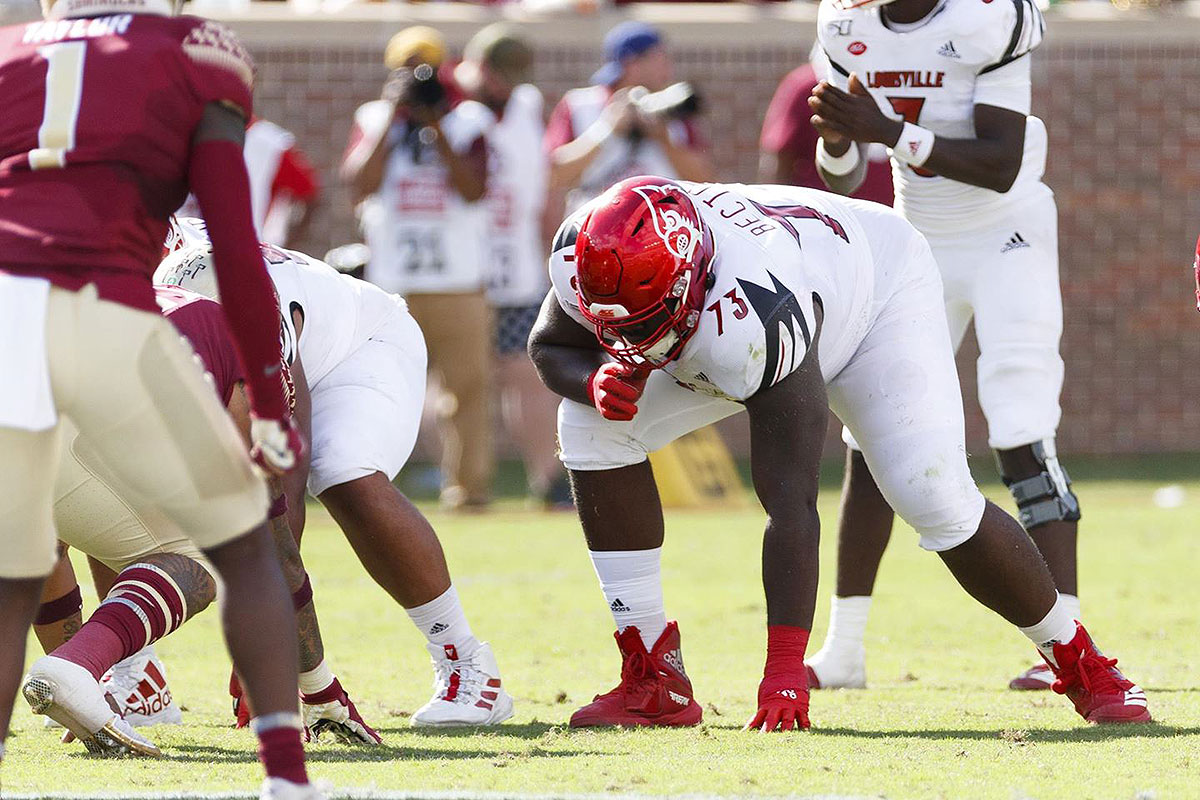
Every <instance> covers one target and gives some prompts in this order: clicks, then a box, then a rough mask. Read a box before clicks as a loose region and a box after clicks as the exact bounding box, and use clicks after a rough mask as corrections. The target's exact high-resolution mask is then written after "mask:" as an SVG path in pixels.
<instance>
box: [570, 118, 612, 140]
mask: <svg viewBox="0 0 1200 800" xmlns="http://www.w3.org/2000/svg"><path fill="white" fill-rule="evenodd" d="M612 132H613V126H612V123H611V122H609V121H608V120H607V119H605V118H604V116H603V115H602V116H601V117H600V118H599V119H597V120H596V121H595V122H593V123H592V124H591V125H589V126H588V127H587V130H585V131H584V132H583V133H581V134H579V136H578V138H576V139H575V141H577V142H586V143H587V144H588V145H589V146H592V145H598V144H603V143H604V140H605V139H607V138H608V137H609V136H611V135H612Z"/></svg>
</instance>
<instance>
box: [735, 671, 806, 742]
mask: <svg viewBox="0 0 1200 800" xmlns="http://www.w3.org/2000/svg"><path fill="white" fill-rule="evenodd" d="M808 727H809V721H808V678H807V677H806V676H805V675H804V674H800V675H787V674H782V675H768V676H767V677H765V678H763V679H762V683H760V684H759V685H758V712H757V713H756V714H755V715H754V718H753V719H751V720H750V721H749V722H747V723H746V727H745V730H748V731H760V732H762V733H770V732H771V731H776V730H780V731H790V730H804V729H806V728H808Z"/></svg>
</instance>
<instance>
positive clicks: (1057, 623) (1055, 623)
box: [1019, 595, 1075, 666]
mask: <svg viewBox="0 0 1200 800" xmlns="http://www.w3.org/2000/svg"><path fill="white" fill-rule="evenodd" d="M1019 630H1020V631H1021V633H1023V634H1025V635H1026V636H1028V637H1029V640H1030V641H1032V642H1033V643H1034V644H1035V645H1037V649H1038V650H1039V651H1041V653H1042V655H1044V656H1045V657H1046V658H1047V660H1049V661H1050V662H1051V663H1052V664H1055V665H1056V666H1057V664H1058V662H1057V661H1055V660H1054V643H1055V642H1069V641H1071V640H1072V639H1074V638H1075V618H1074V617H1073V616H1071V610H1070V607H1069V606H1068V604H1067V602H1066V600H1064V599H1063V596H1062V595H1058V597H1057V598H1055V600H1054V605H1053V606H1051V607H1050V611H1049V613H1047V614H1046V616H1045V618H1043V619H1042V621H1041V622H1039V623H1038V624H1037V625H1031V626H1029V627H1028V628H1020V629H1019Z"/></svg>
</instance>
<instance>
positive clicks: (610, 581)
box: [588, 547, 667, 650]
mask: <svg viewBox="0 0 1200 800" xmlns="http://www.w3.org/2000/svg"><path fill="white" fill-rule="evenodd" d="M588 554H589V555H590V556H591V557H592V566H593V567H595V569H596V577H597V578H599V579H600V589H601V590H602V591H603V592H604V600H605V602H606V603H608V610H609V611H611V612H612V615H613V621H614V622H616V623H617V630H618V631H623V630H625V629H626V628H628V627H629V626H630V625H635V626H637V629H638V632H639V633H641V635H642V641H643V642H644V643H645V645H646V649H647V650H650V649H652V648H653V647H654V643H655V642H657V641H658V637H659V636H661V635H662V632H663V631H664V630H666V627H667V612H666V611H664V610H663V591H662V567H661V563H662V548H661V547H656V548H654V549H653V550H601V551H597V550H589V551H588Z"/></svg>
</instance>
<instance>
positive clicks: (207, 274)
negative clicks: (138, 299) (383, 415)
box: [154, 219, 405, 388]
mask: <svg viewBox="0 0 1200 800" xmlns="http://www.w3.org/2000/svg"><path fill="white" fill-rule="evenodd" d="M259 248H260V250H261V251H262V256H263V262H264V263H265V264H266V266H267V272H268V274H269V275H270V276H271V282H272V283H273V284H274V285H275V293H276V295H277V296H278V298H279V309H280V313H281V315H282V325H281V330H280V336H281V339H282V341H281V346H282V349H283V357H284V360H285V361H287V362H288V363H291V362H293V361H294V360H295V359H296V356H297V355H299V356H300V361H301V363H302V364H303V366H304V374H305V377H306V379H307V380H308V385H309V387H310V388H312V387H316V386H317V384H319V383H320V382H321V379H322V378H324V377H325V376H326V375H328V374H329V373H330V371H331V370H333V368H334V367H336V366H337V365H338V364H340V363H341V362H342V361H344V360H345V359H346V358H348V357H349V356H350V354H351V353H353V352H354V351H355V350H357V349H358V348H359V347H360V346H361V345H362V344H363V343H364V342H366V341H367V340H368V339H369V338H370V337H371V335H372V334H373V333H375V332H376V331H377V330H379V328H380V327H381V326H382V325H383V324H384V323H385V322H387V320H388V319H389V318H390V317H391V315H393V314H395V313H396V312H397V310H402V309H404V308H405V306H404V301H403V300H402V299H401V298H400V297H398V296H396V295H392V294H388V293H387V292H385V291H383V290H382V289H380V288H379V287H377V286H374V285H372V284H370V283H367V282H366V281H360V280H358V279H357V278H352V277H350V276H349V275H342V274H341V273H340V272H338V271H337V270H335V269H334V268H333V267H331V266H329V265H328V264H326V263H324V262H323V261H318V260H317V259H315V258H311V257H309V256H306V255H304V254H303V253H298V252H296V251H294V250H284V249H283V248H279V247H275V246H274V245H270V244H265V243H263V244H260V245H259ZM167 249H168V250H170V251H172V252H171V254H170V255H168V256H167V258H166V259H165V260H164V261H163V262H162V264H160V265H159V268H158V270H157V271H155V273H154V282H155V283H162V284H168V285H172V286H181V287H183V288H184V289H188V290H189V291H193V292H196V293H197V294H201V295H204V296H205V297H209V298H212V299H214V300H219V299H220V298H219V297H218V295H217V283H216V274H215V273H214V272H213V269H212V257H211V253H212V247H211V243H210V242H209V240H208V232H207V229H206V228H205V225H204V221H203V220H200V219H177V220H176V221H175V224H173V225H172V226H171V234H170V235H169V236H168V239H167ZM295 315H298V316H299V317H300V318H301V319H302V320H303V323H302V326H301V328H300V333H299V336H297V333H296V326H295V323H294V318H293V317H294V316H295Z"/></svg>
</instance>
